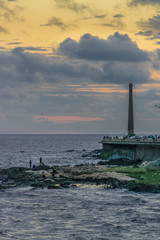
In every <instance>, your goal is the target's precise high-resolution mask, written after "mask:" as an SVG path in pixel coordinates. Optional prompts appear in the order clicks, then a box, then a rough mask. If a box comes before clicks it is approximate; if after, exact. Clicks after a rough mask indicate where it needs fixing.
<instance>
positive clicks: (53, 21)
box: [42, 17, 68, 30]
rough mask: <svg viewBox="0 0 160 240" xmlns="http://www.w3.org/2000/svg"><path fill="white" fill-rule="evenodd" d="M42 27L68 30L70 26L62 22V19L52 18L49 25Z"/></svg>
mask: <svg viewBox="0 0 160 240" xmlns="http://www.w3.org/2000/svg"><path fill="white" fill-rule="evenodd" d="M42 26H57V27H59V28H61V29H62V30H64V29H66V28H67V27H68V26H67V25H66V24H65V23H63V22H62V20H61V19H60V18H57V17H52V18H51V19H50V20H49V21H48V23H46V24H44V25H42Z"/></svg>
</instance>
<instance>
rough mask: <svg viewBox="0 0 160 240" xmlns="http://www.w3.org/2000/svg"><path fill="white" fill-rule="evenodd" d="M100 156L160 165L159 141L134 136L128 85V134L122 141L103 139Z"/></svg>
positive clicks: (131, 97) (108, 158)
mask: <svg viewBox="0 0 160 240" xmlns="http://www.w3.org/2000/svg"><path fill="white" fill-rule="evenodd" d="M101 143H102V156H103V158H105V159H106V160H113V159H128V160H133V161H137V160H138V161H139V160H140V161H152V162H155V164H157V165H160V139H159V138H154V137H153V138H152V137H150V138H139V137H136V136H135V134H134V114H133V93H132V84H131V83H130V84H129V104H128V132H127V136H126V137H124V138H123V139H119V138H118V137H114V138H111V137H104V138H103V140H102V141H101Z"/></svg>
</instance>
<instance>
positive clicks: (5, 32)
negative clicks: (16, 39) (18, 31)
mask: <svg viewBox="0 0 160 240" xmlns="http://www.w3.org/2000/svg"><path fill="white" fill-rule="evenodd" d="M0 32H1V33H4V34H9V32H8V31H7V30H6V29H5V28H4V27H2V26H0Z"/></svg>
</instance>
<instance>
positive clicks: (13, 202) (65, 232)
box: [0, 135, 160, 240]
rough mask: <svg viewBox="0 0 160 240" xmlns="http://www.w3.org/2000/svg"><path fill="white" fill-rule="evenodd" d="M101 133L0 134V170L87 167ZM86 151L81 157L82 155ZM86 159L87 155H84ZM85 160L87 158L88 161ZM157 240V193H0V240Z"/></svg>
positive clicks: (91, 189)
mask: <svg viewBox="0 0 160 240" xmlns="http://www.w3.org/2000/svg"><path fill="white" fill-rule="evenodd" d="M101 139H102V136H101V135H0V167H1V168H6V167H11V166H26V165H27V164H28V161H29V160H30V159H32V161H33V162H34V163H35V164H38V163H39V157H42V159H43V160H44V162H45V163H46V164H48V165H57V164H59V165H75V164H82V163H86V162H87V163H91V162H93V161H95V159H94V158H93V159H92V157H91V155H87V154H86V153H89V152H91V151H93V150H95V149H98V148H100V147H101V146H100V145H99V143H98V142H99V141H100V140H101ZM84 153H85V154H84ZM84 156H86V157H84ZM87 156H88V157H87ZM11 239H16V240H26V239H27V240H43V239H44V240H48V239H49V240H50V239H55V240H58V239H69V240H83V239H89V240H101V239H106V240H107V239H108V240H142V239H143V240H150V239H156V240H159V239H160V195H159V194H150V193H134V192H129V191H128V190H125V189H123V190H118V189H117V190H107V189H105V188H103V187H102V186H94V185H92V186H85V185H84V186H83V185H82V186H79V187H77V188H68V189H35V188H31V187H25V188H12V189H5V190H0V240H11Z"/></svg>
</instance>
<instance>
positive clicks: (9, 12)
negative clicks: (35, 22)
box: [0, 0, 24, 21]
mask: <svg viewBox="0 0 160 240" xmlns="http://www.w3.org/2000/svg"><path fill="white" fill-rule="evenodd" d="M0 9H1V17H4V18H5V19H6V20H7V21H11V20H12V19H14V20H16V21H24V18H23V17H19V15H20V14H21V13H22V11H23V8H22V7H20V6H15V7H14V8H13V9H10V8H9V7H8V6H7V5H6V3H5V1H3V0H0Z"/></svg>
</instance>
